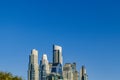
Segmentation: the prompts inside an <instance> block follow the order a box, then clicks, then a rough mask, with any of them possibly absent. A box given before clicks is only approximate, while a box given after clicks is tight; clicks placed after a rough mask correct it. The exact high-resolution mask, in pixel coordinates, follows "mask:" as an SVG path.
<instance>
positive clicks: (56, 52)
mask: <svg viewBox="0 0 120 80" xmlns="http://www.w3.org/2000/svg"><path fill="white" fill-rule="evenodd" d="M54 63H60V64H62V63H63V57H62V47H61V46H57V45H53V64H54Z"/></svg>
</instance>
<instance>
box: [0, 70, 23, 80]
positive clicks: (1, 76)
mask: <svg viewBox="0 0 120 80" xmlns="http://www.w3.org/2000/svg"><path fill="white" fill-rule="evenodd" d="M0 80H22V78H21V77H18V76H13V75H12V74H11V73H7V72H0Z"/></svg>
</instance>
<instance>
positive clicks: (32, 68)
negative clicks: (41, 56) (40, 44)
mask: <svg viewBox="0 0 120 80" xmlns="http://www.w3.org/2000/svg"><path fill="white" fill-rule="evenodd" d="M28 80H39V65H38V51H37V50H36V49H33V50H32V51H31V54H30V56H29V66H28Z"/></svg>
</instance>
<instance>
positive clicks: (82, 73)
mask: <svg viewBox="0 0 120 80" xmlns="http://www.w3.org/2000/svg"><path fill="white" fill-rule="evenodd" d="M80 80H88V75H87V73H86V69H85V66H82V68H81V71H80Z"/></svg>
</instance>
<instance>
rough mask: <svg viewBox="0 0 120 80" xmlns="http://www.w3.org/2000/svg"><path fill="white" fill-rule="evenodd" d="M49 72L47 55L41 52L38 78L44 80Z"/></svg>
mask: <svg viewBox="0 0 120 80" xmlns="http://www.w3.org/2000/svg"><path fill="white" fill-rule="evenodd" d="M49 73H50V70H49V62H48V59H47V55H46V54H43V56H42V60H41V61H40V72H39V76H40V78H39V80H46V79H47V76H48V74H49Z"/></svg>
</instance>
